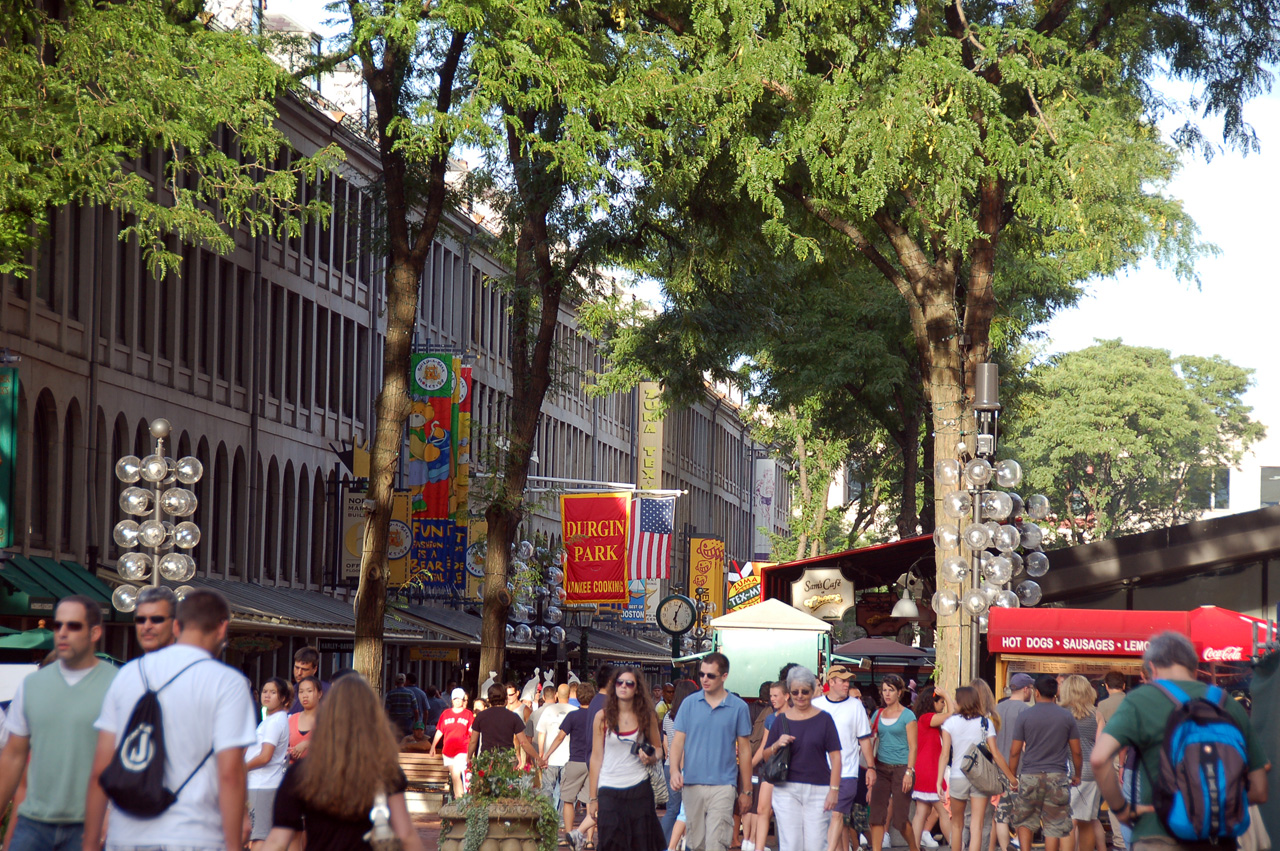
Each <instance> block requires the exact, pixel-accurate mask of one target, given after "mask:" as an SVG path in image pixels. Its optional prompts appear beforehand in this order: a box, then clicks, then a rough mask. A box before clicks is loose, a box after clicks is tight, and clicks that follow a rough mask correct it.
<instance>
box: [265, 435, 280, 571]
mask: <svg viewBox="0 0 1280 851" xmlns="http://www.w3.org/2000/svg"><path fill="white" fill-rule="evenodd" d="M262 509H263V519H264V520H265V521H266V522H265V523H264V526H263V531H264V533H265V534H264V535H263V538H262V578H263V582H268V581H269V582H275V581H276V579H277V577H279V575H280V574H279V570H278V568H279V564H280V464H279V462H277V461H276V459H275V458H272V459H271V465H270V466H269V467H268V468H267V481H266V491H265V492H264V501H263V506H262Z"/></svg>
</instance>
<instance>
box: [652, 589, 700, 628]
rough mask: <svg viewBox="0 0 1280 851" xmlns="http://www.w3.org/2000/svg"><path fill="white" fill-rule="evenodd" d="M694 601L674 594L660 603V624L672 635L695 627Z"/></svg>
mask: <svg viewBox="0 0 1280 851" xmlns="http://www.w3.org/2000/svg"><path fill="white" fill-rule="evenodd" d="M694 619H695V618H694V611H693V602H692V601H691V600H690V599H689V598H688V597H681V596H679V595H674V596H671V597H668V598H667V599H665V600H663V601H662V602H661V603H659V604H658V626H660V627H661V628H662V630H663V631H664V632H669V633H671V634H672V635H683V634H684V633H686V632H688V631H689V630H690V629H691V628H692V627H693V622H694Z"/></svg>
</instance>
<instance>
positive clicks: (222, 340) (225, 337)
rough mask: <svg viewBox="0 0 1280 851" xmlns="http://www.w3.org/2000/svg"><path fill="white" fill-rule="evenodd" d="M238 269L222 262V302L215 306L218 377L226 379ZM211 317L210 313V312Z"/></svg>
mask: <svg viewBox="0 0 1280 851" xmlns="http://www.w3.org/2000/svg"><path fill="white" fill-rule="evenodd" d="M238 271H239V270H238V269H237V268H236V267H235V266H234V265H233V264H231V263H224V264H222V303H221V304H219V305H218V306H217V315H218V338H219V343H218V377H219V378H221V379H222V380H223V381H226V380H227V379H228V377H229V376H230V375H231V369H230V367H231V363H230V361H231V353H232V352H233V351H234V350H235V349H234V347H233V341H232V337H233V336H234V335H235V333H236V331H235V315H236V313H235V304H233V303H232V299H234V298H235V296H236V273H237V272H238ZM210 316H211V317H212V314H210Z"/></svg>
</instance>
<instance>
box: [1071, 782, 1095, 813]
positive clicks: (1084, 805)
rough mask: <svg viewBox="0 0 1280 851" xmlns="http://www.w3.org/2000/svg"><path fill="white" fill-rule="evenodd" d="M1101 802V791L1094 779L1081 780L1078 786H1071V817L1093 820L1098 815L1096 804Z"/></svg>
mask: <svg viewBox="0 0 1280 851" xmlns="http://www.w3.org/2000/svg"><path fill="white" fill-rule="evenodd" d="M1101 803H1102V793H1101V792H1099V791H1098V784H1097V782H1096V781H1094V780H1081V781H1080V785H1079V786H1073V787H1071V817H1072V818H1073V819H1075V820H1076V821H1093V820H1094V819H1096V818H1097V817H1098V806H1099V805H1100V804H1101Z"/></svg>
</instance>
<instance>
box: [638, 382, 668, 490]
mask: <svg viewBox="0 0 1280 851" xmlns="http://www.w3.org/2000/svg"><path fill="white" fill-rule="evenodd" d="M637 392H638V393H639V394H640V423H639V426H640V427H639V429H638V430H637V432H636V487H638V488H639V489H640V490H661V489H662V414H661V412H660V410H659V408H660V406H661V398H662V388H661V386H660V385H659V384H658V382H656V381H641V382H640V385H639V387H638V388H637Z"/></svg>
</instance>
